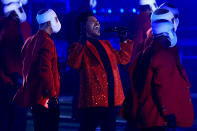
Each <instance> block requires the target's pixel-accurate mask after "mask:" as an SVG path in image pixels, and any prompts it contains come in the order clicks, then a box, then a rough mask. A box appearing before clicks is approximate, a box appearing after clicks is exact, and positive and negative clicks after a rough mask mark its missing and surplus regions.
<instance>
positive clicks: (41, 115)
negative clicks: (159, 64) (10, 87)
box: [14, 9, 61, 131]
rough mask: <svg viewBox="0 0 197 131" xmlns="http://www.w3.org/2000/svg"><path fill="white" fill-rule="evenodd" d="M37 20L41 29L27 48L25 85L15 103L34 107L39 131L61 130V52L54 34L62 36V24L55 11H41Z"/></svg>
mask: <svg viewBox="0 0 197 131" xmlns="http://www.w3.org/2000/svg"><path fill="white" fill-rule="evenodd" d="M36 19H37V22H38V24H39V30H38V32H37V33H36V34H35V35H33V36H32V37H29V38H28V39H27V40H26V42H25V44H24V46H23V49H22V58H23V70H22V74H23V86H22V88H20V89H19V90H18V92H17V93H16V95H15V98H14V100H15V101H16V102H17V103H18V104H20V105H21V106H24V107H32V114H33V119H34V130H35V131H49V130H50V131H57V130H58V120H59V105H58V96H59V89H60V77H59V71H58V64H57V51H56V47H55V44H54V42H53V40H52V39H51V38H50V35H51V34H52V33H58V32H59V31H60V29H61V24H60V22H59V20H58V17H57V15H56V13H55V12H54V11H53V10H52V9H45V10H41V11H39V12H38V14H37V16H36Z"/></svg>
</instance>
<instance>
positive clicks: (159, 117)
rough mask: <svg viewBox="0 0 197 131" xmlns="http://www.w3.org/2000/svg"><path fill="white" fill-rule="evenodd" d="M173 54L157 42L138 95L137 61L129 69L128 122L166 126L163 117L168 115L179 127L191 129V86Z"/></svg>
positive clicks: (126, 108)
mask: <svg viewBox="0 0 197 131" xmlns="http://www.w3.org/2000/svg"><path fill="white" fill-rule="evenodd" d="M172 50H174V49H171V48H168V49H166V48H165V47H163V46H162V45H161V44H160V43H158V42H156V41H155V42H154V43H153V47H152V52H151V54H150V56H151V58H150V60H151V61H150V64H149V66H148V72H147V74H146V76H145V85H144V87H143V89H142V90H141V93H139V92H138V91H137V89H138V88H139V87H135V86H134V85H135V84H134V83H135V81H134V80H135V79H134V77H136V76H135V75H134V72H135V70H136V69H137V68H136V66H139V65H136V64H137V60H136V61H135V62H134V64H133V65H132V66H130V68H129V73H130V80H131V92H130V93H129V95H130V96H127V97H126V100H125V102H124V106H123V108H124V109H123V110H124V111H123V112H124V113H128V115H127V114H124V116H125V118H126V119H127V120H131V121H135V122H136V124H137V125H138V126H139V127H153V126H165V125H166V121H165V120H164V116H166V115H169V114H174V115H175V117H176V124H177V126H180V127H191V126H192V124H193V122H194V112H193V105H192V101H191V97H190V82H189V79H188V77H187V74H186V72H185V70H184V68H183V66H182V65H181V64H180V60H178V59H177V56H176V55H175V54H174V52H172ZM144 55H147V54H146V52H145V54H144ZM144 55H143V57H144V58H145V57H146V56H144ZM146 58H147V57H146ZM138 75H139V76H141V77H142V78H143V74H138Z"/></svg>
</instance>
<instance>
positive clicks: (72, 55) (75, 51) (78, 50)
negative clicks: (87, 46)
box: [67, 43, 84, 69]
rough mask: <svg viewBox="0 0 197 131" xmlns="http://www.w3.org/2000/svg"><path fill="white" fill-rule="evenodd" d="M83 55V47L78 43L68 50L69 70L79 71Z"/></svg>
mask: <svg viewBox="0 0 197 131" xmlns="http://www.w3.org/2000/svg"><path fill="white" fill-rule="evenodd" d="M83 55H84V46H83V45H82V44H80V43H74V44H72V45H71V46H70V48H69V50H68V59H67V64H68V66H70V67H71V68H74V69H79V68H80V67H81V63H82V59H83Z"/></svg>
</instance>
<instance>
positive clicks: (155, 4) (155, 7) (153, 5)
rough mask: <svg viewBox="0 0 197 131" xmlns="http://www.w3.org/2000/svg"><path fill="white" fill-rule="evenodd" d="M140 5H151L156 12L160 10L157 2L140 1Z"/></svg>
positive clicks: (149, 0)
mask: <svg viewBox="0 0 197 131" xmlns="http://www.w3.org/2000/svg"><path fill="white" fill-rule="evenodd" d="M139 5H149V6H150V7H151V9H152V11H155V10H156V9H157V8H158V6H157V3H156V1H155V0H139Z"/></svg>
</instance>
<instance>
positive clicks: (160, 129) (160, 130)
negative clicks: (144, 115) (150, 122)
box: [142, 126, 168, 131]
mask: <svg viewBox="0 0 197 131" xmlns="http://www.w3.org/2000/svg"><path fill="white" fill-rule="evenodd" d="M142 131H168V130H166V127H162V126H161V127H150V128H142Z"/></svg>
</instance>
